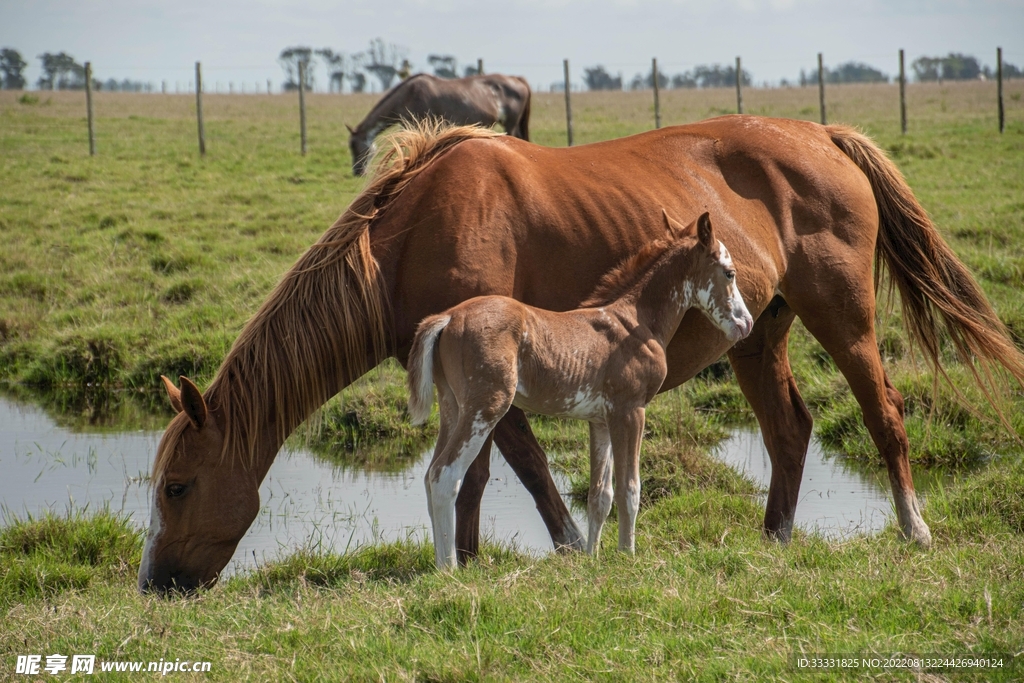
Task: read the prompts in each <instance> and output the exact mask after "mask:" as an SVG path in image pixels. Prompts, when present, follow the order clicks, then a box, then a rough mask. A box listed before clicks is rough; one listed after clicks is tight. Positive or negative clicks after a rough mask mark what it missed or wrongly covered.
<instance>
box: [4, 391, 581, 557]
mask: <svg viewBox="0 0 1024 683" xmlns="http://www.w3.org/2000/svg"><path fill="white" fill-rule="evenodd" d="M160 436H161V432H152V431H149V432H144V431H139V432H119V433H109V434H103V433H79V432H72V431H70V430H68V429H65V428H62V427H59V426H57V425H56V424H55V423H54V421H53V420H52V419H51V418H50V417H48V416H47V415H46V413H45V412H44V411H43V410H41V409H40V408H38V407H36V406H34V405H30V404H24V403H18V402H14V401H11V400H9V399H6V398H2V397H0V472H3V476H2V477H0V503H2V505H3V508H4V509H5V511H6V512H7V513H8V514H9V515H16V516H19V517H23V516H24V515H25V514H26V513H29V514H32V515H38V514H40V513H42V512H43V511H44V510H46V509H49V510H53V511H56V512H64V511H65V510H67V509H69V508H71V509H76V510H77V509H82V508H87V509H89V510H97V509H101V508H102V507H104V506H107V507H109V509H110V510H111V511H112V512H116V513H120V514H126V515H128V516H130V517H131V519H132V521H133V522H134V523H135V524H136V525H137V526H139V527H140V528H142V527H145V526H146V525H147V524H148V523H149V479H148V476H149V470H150V466H151V465H152V461H153V455H154V453H156V447H157V444H158V443H159V441H160ZM429 457H430V454H429V452H426V453H424V454H423V456H422V457H421V458H420V459H419V460H417V461H416V462H415V463H414V464H412V465H411V466H410V467H408V468H407V469H405V470H403V471H401V472H368V471H364V470H359V469H352V468H344V467H340V466H337V465H333V464H330V463H327V462H325V461H324V460H322V459H320V458H317V457H316V456H314V455H313V454H312V453H310V452H308V451H305V450H301V449H295V450H285V451H282V452H281V453H280V454H279V455H278V457H277V460H276V461H275V462H274V465H273V466H272V467H271V469H270V472H269V473H268V475H267V477H266V479H265V480H264V481H263V485H262V486H261V487H260V501H261V506H260V512H259V514H258V516H257V517H256V521H255V522H253V525H252V527H250V529H249V531H248V533H247V534H246V535H245V537H244V538H243V539H242V541H241V542H240V543H239V545H238V549H237V550H236V551H235V555H234V557H233V558H232V561H231V564H230V565H229V569H233V570H238V569H242V568H246V567H251V566H253V565H254V564H256V563H262V562H264V561H265V560H267V559H271V558H274V557H277V556H280V555H281V554H282V553H285V552H287V551H288V550H291V549H294V548H296V547H301V546H304V545H306V544H312V545H315V546H319V547H320V548H322V549H331V550H335V551H337V552H343V551H345V550H346V549H352V548H355V547H358V546H359V545H363V544H366V543H371V542H374V541H377V540H397V539H404V538H408V537H411V538H414V539H429V537H430V532H429V517H428V515H427V502H426V493H425V491H424V488H423V475H424V474H425V472H426V468H427V465H428V464H429ZM555 481H556V483H557V484H558V486H559V488H560V489H561V490H568V488H569V486H568V483H567V482H566V481H565V480H564V479H560V478H559V477H558V476H557V474H556V476H555ZM576 514H577V515H579V514H580V513H579V512H577V513H576ZM583 522H584V519H583V517H579V518H578V519H577V523H580V524H581V527H582V528H586V526H585V524H584V523H583ZM480 530H481V533H482V534H483V535H484V536H485V537H486V538H490V539H492V540H494V541H498V542H502V543H506V544H511V545H514V546H515V547H517V548H519V549H520V550H521V551H525V552H530V553H533V554H536V555H541V554H543V553H546V552H548V551H550V550H551V539H550V537H549V536H548V533H547V529H546V528H545V526H544V524H543V522H542V521H541V519H540V515H538V514H537V511H536V508H535V506H534V503H533V499H532V498H531V497H530V495H529V493H527V491H526V489H525V488H524V487H523V486H522V484H520V483H519V480H518V479H517V478H516V477H515V475H514V473H513V472H512V469H511V468H510V467H509V466H508V465H507V463H506V462H505V460H504V459H503V458H502V457H501V455H500V454H499V453H498V451H497V449H495V450H494V451H493V452H492V454H491V481H490V483H489V484H488V486H487V489H486V492H485V493H484V498H483V502H482V504H481V519H480Z"/></svg>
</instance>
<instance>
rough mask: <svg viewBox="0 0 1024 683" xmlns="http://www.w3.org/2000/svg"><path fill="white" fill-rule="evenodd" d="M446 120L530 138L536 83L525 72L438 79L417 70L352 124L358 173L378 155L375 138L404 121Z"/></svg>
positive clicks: (354, 163) (350, 144)
mask: <svg viewBox="0 0 1024 683" xmlns="http://www.w3.org/2000/svg"><path fill="white" fill-rule="evenodd" d="M427 119H440V120H443V121H446V122H447V123H449V124H455V125H459V126H461V125H473V124H480V125H483V126H488V127H490V126H493V125H494V124H495V123H500V124H501V125H502V126H504V127H505V130H506V131H507V132H508V134H509V135H511V136H513V137H517V138H521V139H523V140H529V139H530V85H529V84H528V83H527V82H526V79H525V78H521V77H519V76H503V75H501V74H484V75H481V76H467V77H466V78H438V77H437V76H431V75H430V74H416V75H415V76H411V77H409V78H407V79H406V80H404V81H402V82H401V83H399V84H398V85H396V86H395V87H394V88H392V89H391V90H389V91H388V92H387V93H386V94H385V95H384V97H383V98H381V100H380V101H379V102H377V104H376V105H374V107H373V109H371V110H370V113H369V114H367V115H366V118H365V119H363V120H362V121H361V122H360V123H359V125H358V126H356V127H355V128H352V127H350V126H346V127H347V128H348V132H349V139H348V147H349V150H350V151H351V152H352V172H353V173H354V174H356V175H363V173H365V172H366V167H367V166H368V165H369V163H370V159H371V158H372V157H373V140H374V138H376V137H377V136H378V135H379V134H380V133H381V131H383V130H384V129H386V128H389V127H391V126H394V125H399V124H402V123H404V122H407V121H408V122H416V121H423V120H427Z"/></svg>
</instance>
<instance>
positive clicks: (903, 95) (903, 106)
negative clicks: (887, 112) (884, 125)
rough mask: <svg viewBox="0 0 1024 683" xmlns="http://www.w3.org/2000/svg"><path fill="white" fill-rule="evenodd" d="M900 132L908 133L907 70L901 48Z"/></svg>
mask: <svg viewBox="0 0 1024 683" xmlns="http://www.w3.org/2000/svg"><path fill="white" fill-rule="evenodd" d="M900 132H901V133H903V134H904V135H906V134H907V71H906V69H905V68H904V66H903V49H902V48H901V49H900Z"/></svg>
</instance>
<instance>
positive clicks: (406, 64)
mask: <svg viewBox="0 0 1024 683" xmlns="http://www.w3.org/2000/svg"><path fill="white" fill-rule="evenodd" d="M408 55H409V50H408V49H406V48H405V47H402V46H400V45H396V44H394V43H386V42H385V41H384V40H383V39H382V38H374V39H373V40H371V41H370V44H369V46H368V47H367V49H366V50H363V51H361V52H356V53H346V52H340V51H339V52H336V51H334V50H333V49H331V48H326V47H325V48H320V49H314V48H311V47H307V46H296V47H288V48H285V49H284V50H282V51H281V53H280V55H279V56H278V63H279V64H280V65H281V67H282V69H284V72H285V81H284V83H283V84H282V87H283V88H284V89H285V90H295V89H297V88H298V87H299V80H298V78H299V76H298V74H299V64H300V63H302V64H304V65H305V66H304V73H305V79H306V83H305V85H306V88H308V89H309V90H313V89H314V86H315V85H316V66H317V65H318V64H321V63H322V64H323V66H324V67H325V68H326V71H327V88H328V91H329V92H339V93H340V92H343V91H344V90H345V86H346V84H347V86H348V90H349V91H350V92H365V91H366V89H367V86H368V79H369V78H371V77H372V78H374V79H376V80H377V81H378V82H379V83H380V89H381V90H382V91H384V90H387V89H388V88H390V87H391V86H392V84H393V83H394V82H395V79H396V78H406V77H408V76H409V75H410V74H411V73H412V70H413V65H412V64H411V63H410V61H409V58H408ZM38 59H39V61H40V66H41V70H42V75H41V76H40V77H39V78H38V79H37V80H36V83H35V85H36V87H37V88H39V89H40V90H82V89H83V88H85V67H84V65H82V64H80V63H79V62H78V61H76V60H75V58H74V57H72V56H71V55H69V54H67V53H66V52H57V53H51V52H44V53H43V54H41V55H38ZM427 63H428V64H429V65H430V69H431V70H432V71H433V73H434V75H436V76H439V77H441V78H458V77H459V76H472V75H473V74H475V73H477V67H476V65H475V64H470V65H465V66H464V67H462V68H461V69H460V68H459V63H458V60H457V59H456V57H455V56H454V55H450V54H431V55H429V56H428V57H427ZM27 67H28V63H27V62H26V61H25V59H24V58H23V57H22V56H21V53H20V52H18V50H15V49H13V48H9V47H5V48H2V49H0V86H2V87H3V88H4V89H6V90H24V89H25V87H26V86H27V85H28V82H27V81H26V79H25V75H24V74H25V69H26V68H27ZM910 69H911V72H912V76H913V78H914V80H916V81H918V82H922V83H925V82H932V81H940V82H941V81H944V80H947V81H955V80H976V79H990V78H994V77H995V69H993V68H992V67H990V66H988V65H982V64H981V62H980V61H979V60H978V59H977V58H976V57H974V56H972V55H965V54H961V53H954V52H951V53H949V54H948V55H946V56H945V57H928V56H922V57H918V58H917V59H915V60H914V61H913V62H912V63H911V65H910ZM823 76H824V80H825V82H826V83H888V82H890V81H891V80H893V79H892V77H890V76H889V74H886V73H883V72H882V71H880V70H879V69H876V68H875V67H873V66H870V65H868V64H864V63H861V62H852V61H851V62H846V63H843V64H839V65H838V66H835V67H825V68H824V74H823ZM657 77H658V87H659V88H665V89H667V88H721V87H733V86H735V84H736V68H735V67H734V66H732V65H721V64H701V65H698V66H695V67H694V68H693V69H691V70H689V71H685V72H682V73H677V74H674V75H672V76H669V75H668V74H665V73H663V72H661V71H660V70H659V72H658V76H657ZM1003 78H1024V70H1022V69H1021V68H1020V67H1018V66H1016V65H1014V64H1010V63H1009V62H1003ZM740 80H741V83H742V84H743V85H745V86H749V85H751V84H752V83H753V76H752V75H751V74H750V72H749V71H747V70H746V69H743V70H742V73H741V74H740ZM583 81H584V83H585V84H586V86H587V89H588V90H623V89H624V88H628V89H630V90H641V89H645V88H647V89H649V88H652V87H654V74H653V73H650V72H647V73H638V74H636V75H635V76H634V77H633V78H632V79H631V80H630V81H628V82H626V81H624V80H623V76H622V74H621V73H619V74H616V75H612V74H611V73H609V72H608V71H607V69H605V67H604V66H602V65H600V64H598V65H596V66H592V67H587V68H585V69H584V70H583ZM817 82H818V70H817V68H814V69H810V70H804V69H801V70H800V76H799V78H798V79H796V80H795V81H794V82H791V81H789V80H788V79H785V78H784V79H782V81H781V82H780V85H782V86H783V87H785V86H790V85H795V84H799V85H802V86H803V85H811V84H814V83H817ZM562 85H563V84H558V86H559V87H562ZM92 86H93V88H94V89H96V90H110V91H121V92H152V91H153V85H152V84H151V83H144V82H142V81H135V80H131V79H127V78H125V79H122V80H117V79H115V78H108V79H106V80H100V79H98V78H95V77H94V78H93V82H92Z"/></svg>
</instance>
